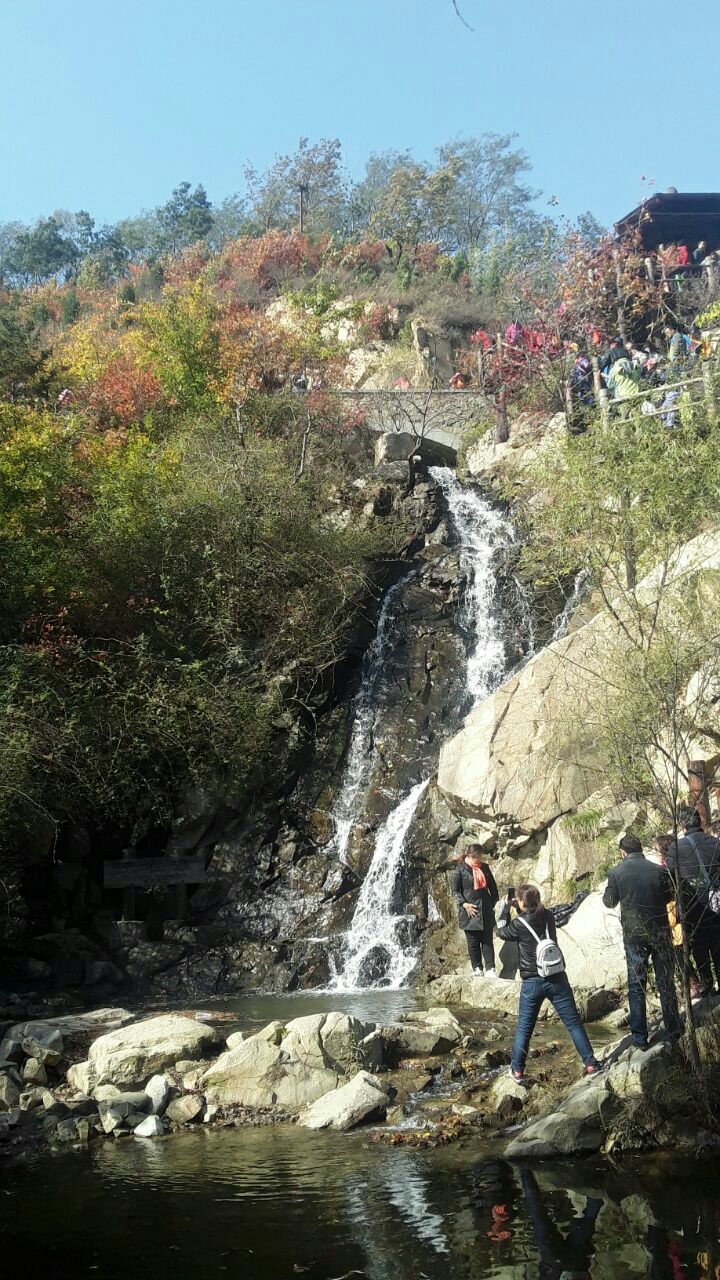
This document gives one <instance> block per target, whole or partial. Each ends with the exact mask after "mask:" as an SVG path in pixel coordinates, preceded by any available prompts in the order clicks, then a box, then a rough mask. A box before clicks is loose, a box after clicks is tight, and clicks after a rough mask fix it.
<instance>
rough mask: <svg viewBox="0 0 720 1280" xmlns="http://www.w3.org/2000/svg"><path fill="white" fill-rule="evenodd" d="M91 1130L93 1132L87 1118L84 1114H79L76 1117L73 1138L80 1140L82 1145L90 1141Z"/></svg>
mask: <svg viewBox="0 0 720 1280" xmlns="http://www.w3.org/2000/svg"><path fill="white" fill-rule="evenodd" d="M93 1132H94V1129H93V1126H92V1125H91V1123H90V1121H89V1120H87V1119H86V1118H85V1117H84V1116H80V1117H79V1118H76V1120H75V1139H76V1141H77V1142H82V1143H83V1145H85V1144H87V1143H88V1142H89V1141H90V1135H91V1133H93Z"/></svg>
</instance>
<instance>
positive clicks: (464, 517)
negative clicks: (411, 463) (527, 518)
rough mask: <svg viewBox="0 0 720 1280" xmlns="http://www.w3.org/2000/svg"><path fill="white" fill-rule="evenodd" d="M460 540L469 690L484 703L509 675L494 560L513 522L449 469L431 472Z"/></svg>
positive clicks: (508, 538) (508, 543)
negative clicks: (464, 575) (470, 648)
mask: <svg viewBox="0 0 720 1280" xmlns="http://www.w3.org/2000/svg"><path fill="white" fill-rule="evenodd" d="M430 474H431V476H432V478H433V480H434V481H435V482H436V484H438V485H439V486H440V488H441V489H442V492H443V494H444V497H445V501H446V502H447V505H448V509H449V511H450V517H451V519H452V522H453V525H454V526H455V530H456V532H457V535H458V538H459V539H460V547H461V551H460V559H461V563H462V565H463V568H464V569H465V570H466V573H467V576H468V588H467V592H466V597H465V620H466V625H467V626H468V629H469V630H470V632H471V634H472V636H473V639H474V644H473V651H472V653H471V654H470V657H469V658H468V664H467V687H468V692H469V694H470V696H471V697H472V699H473V702H480V701H481V699H482V698H486V697H487V696H488V694H489V693H492V691H493V689H495V688H496V687H497V685H498V684H499V683H500V680H501V679H502V677H503V675H504V674H505V665H506V657H505V643H504V640H503V636H502V631H501V627H500V620H499V618H498V617H497V614H496V611H495V590H496V585H497V582H496V575H495V558H496V554H497V552H498V551H499V550H501V549H503V548H505V547H509V546H511V545H512V543H513V542H514V540H515V533H514V530H513V527H512V525H511V524H510V521H509V520H508V519H507V518H506V517H505V516H504V515H502V513H501V512H499V511H497V510H496V509H495V507H493V506H491V504H490V503H489V502H488V500H487V498H485V497H484V496H483V495H482V494H480V493H478V492H477V491H476V490H475V489H469V488H465V486H464V485H461V484H460V483H459V482H458V480H457V477H456V476H455V472H454V471H452V470H451V469H450V467H431V468H430Z"/></svg>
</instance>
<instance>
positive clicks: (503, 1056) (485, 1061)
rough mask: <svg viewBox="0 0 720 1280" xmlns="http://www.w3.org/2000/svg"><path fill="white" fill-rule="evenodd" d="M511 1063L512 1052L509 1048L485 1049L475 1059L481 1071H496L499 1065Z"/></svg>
mask: <svg viewBox="0 0 720 1280" xmlns="http://www.w3.org/2000/svg"><path fill="white" fill-rule="evenodd" d="M509 1063H510V1054H509V1053H508V1051H507V1049H485V1050H484V1052H483V1053H479V1054H478V1055H477V1058H476V1059H475V1064H476V1066H478V1067H479V1068H480V1070H481V1071H494V1070H495V1069H496V1068H497V1067H503V1066H508V1065H509Z"/></svg>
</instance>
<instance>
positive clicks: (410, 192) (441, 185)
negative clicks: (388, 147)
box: [370, 157, 456, 262]
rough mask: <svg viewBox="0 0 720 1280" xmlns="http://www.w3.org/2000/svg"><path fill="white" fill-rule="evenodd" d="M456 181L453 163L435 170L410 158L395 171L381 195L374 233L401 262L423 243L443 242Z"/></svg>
mask: <svg viewBox="0 0 720 1280" xmlns="http://www.w3.org/2000/svg"><path fill="white" fill-rule="evenodd" d="M455 177H456V169H455V166H454V164H452V163H451V164H449V165H446V166H444V167H442V168H439V169H431V168H429V167H428V166H427V165H424V164H419V163H418V162H417V161H414V160H410V159H409V158H407V157H401V159H400V161H399V162H398V163H397V164H396V165H395V167H394V168H393V169H392V170H391V172H390V174H389V177H388V181H387V184H386V185H385V187H384V188H383V190H382V191H380V192H379V193H378V204H377V207H376V208H375V210H374V212H373V214H372V215H371V217H370V230H371V232H372V233H373V235H377V236H380V237H382V239H384V240H387V241H390V242H391V243H392V245H393V247H394V256H395V259H396V261H397V262H399V261H400V259H401V258H402V257H403V255H404V254H405V255H409V256H410V257H411V258H412V255H413V254H414V251H415V250H416V249H417V246H418V244H420V242H421V241H423V240H439V239H440V238H441V231H442V226H443V223H444V221H445V208H446V200H447V196H448V193H449V192H450V190H451V189H452V185H453V182H454V181H455Z"/></svg>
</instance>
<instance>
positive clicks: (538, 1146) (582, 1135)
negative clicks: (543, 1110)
mask: <svg viewBox="0 0 720 1280" xmlns="http://www.w3.org/2000/svg"><path fill="white" fill-rule="evenodd" d="M604 1140H605V1130H604V1128H603V1126H602V1124H601V1122H600V1121H599V1120H597V1121H596V1120H595V1119H590V1118H578V1117H573V1116H570V1115H568V1114H567V1112H565V1111H553V1112H552V1113H551V1114H550V1115H549V1116H543V1118H542V1119H541V1120H536V1121H535V1122H534V1124H531V1125H528V1127H527V1128H526V1129H524V1130H523V1132H522V1133H520V1134H518V1136H517V1138H514V1139H513V1141H512V1142H511V1143H510V1145H509V1146H508V1147H506V1149H505V1156H506V1158H507V1159H508V1160H547V1159H552V1158H553V1157H557V1156H569V1155H580V1154H584V1153H587V1152H591V1151H599V1150H600V1148H601V1146H602V1145H603V1142H604Z"/></svg>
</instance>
